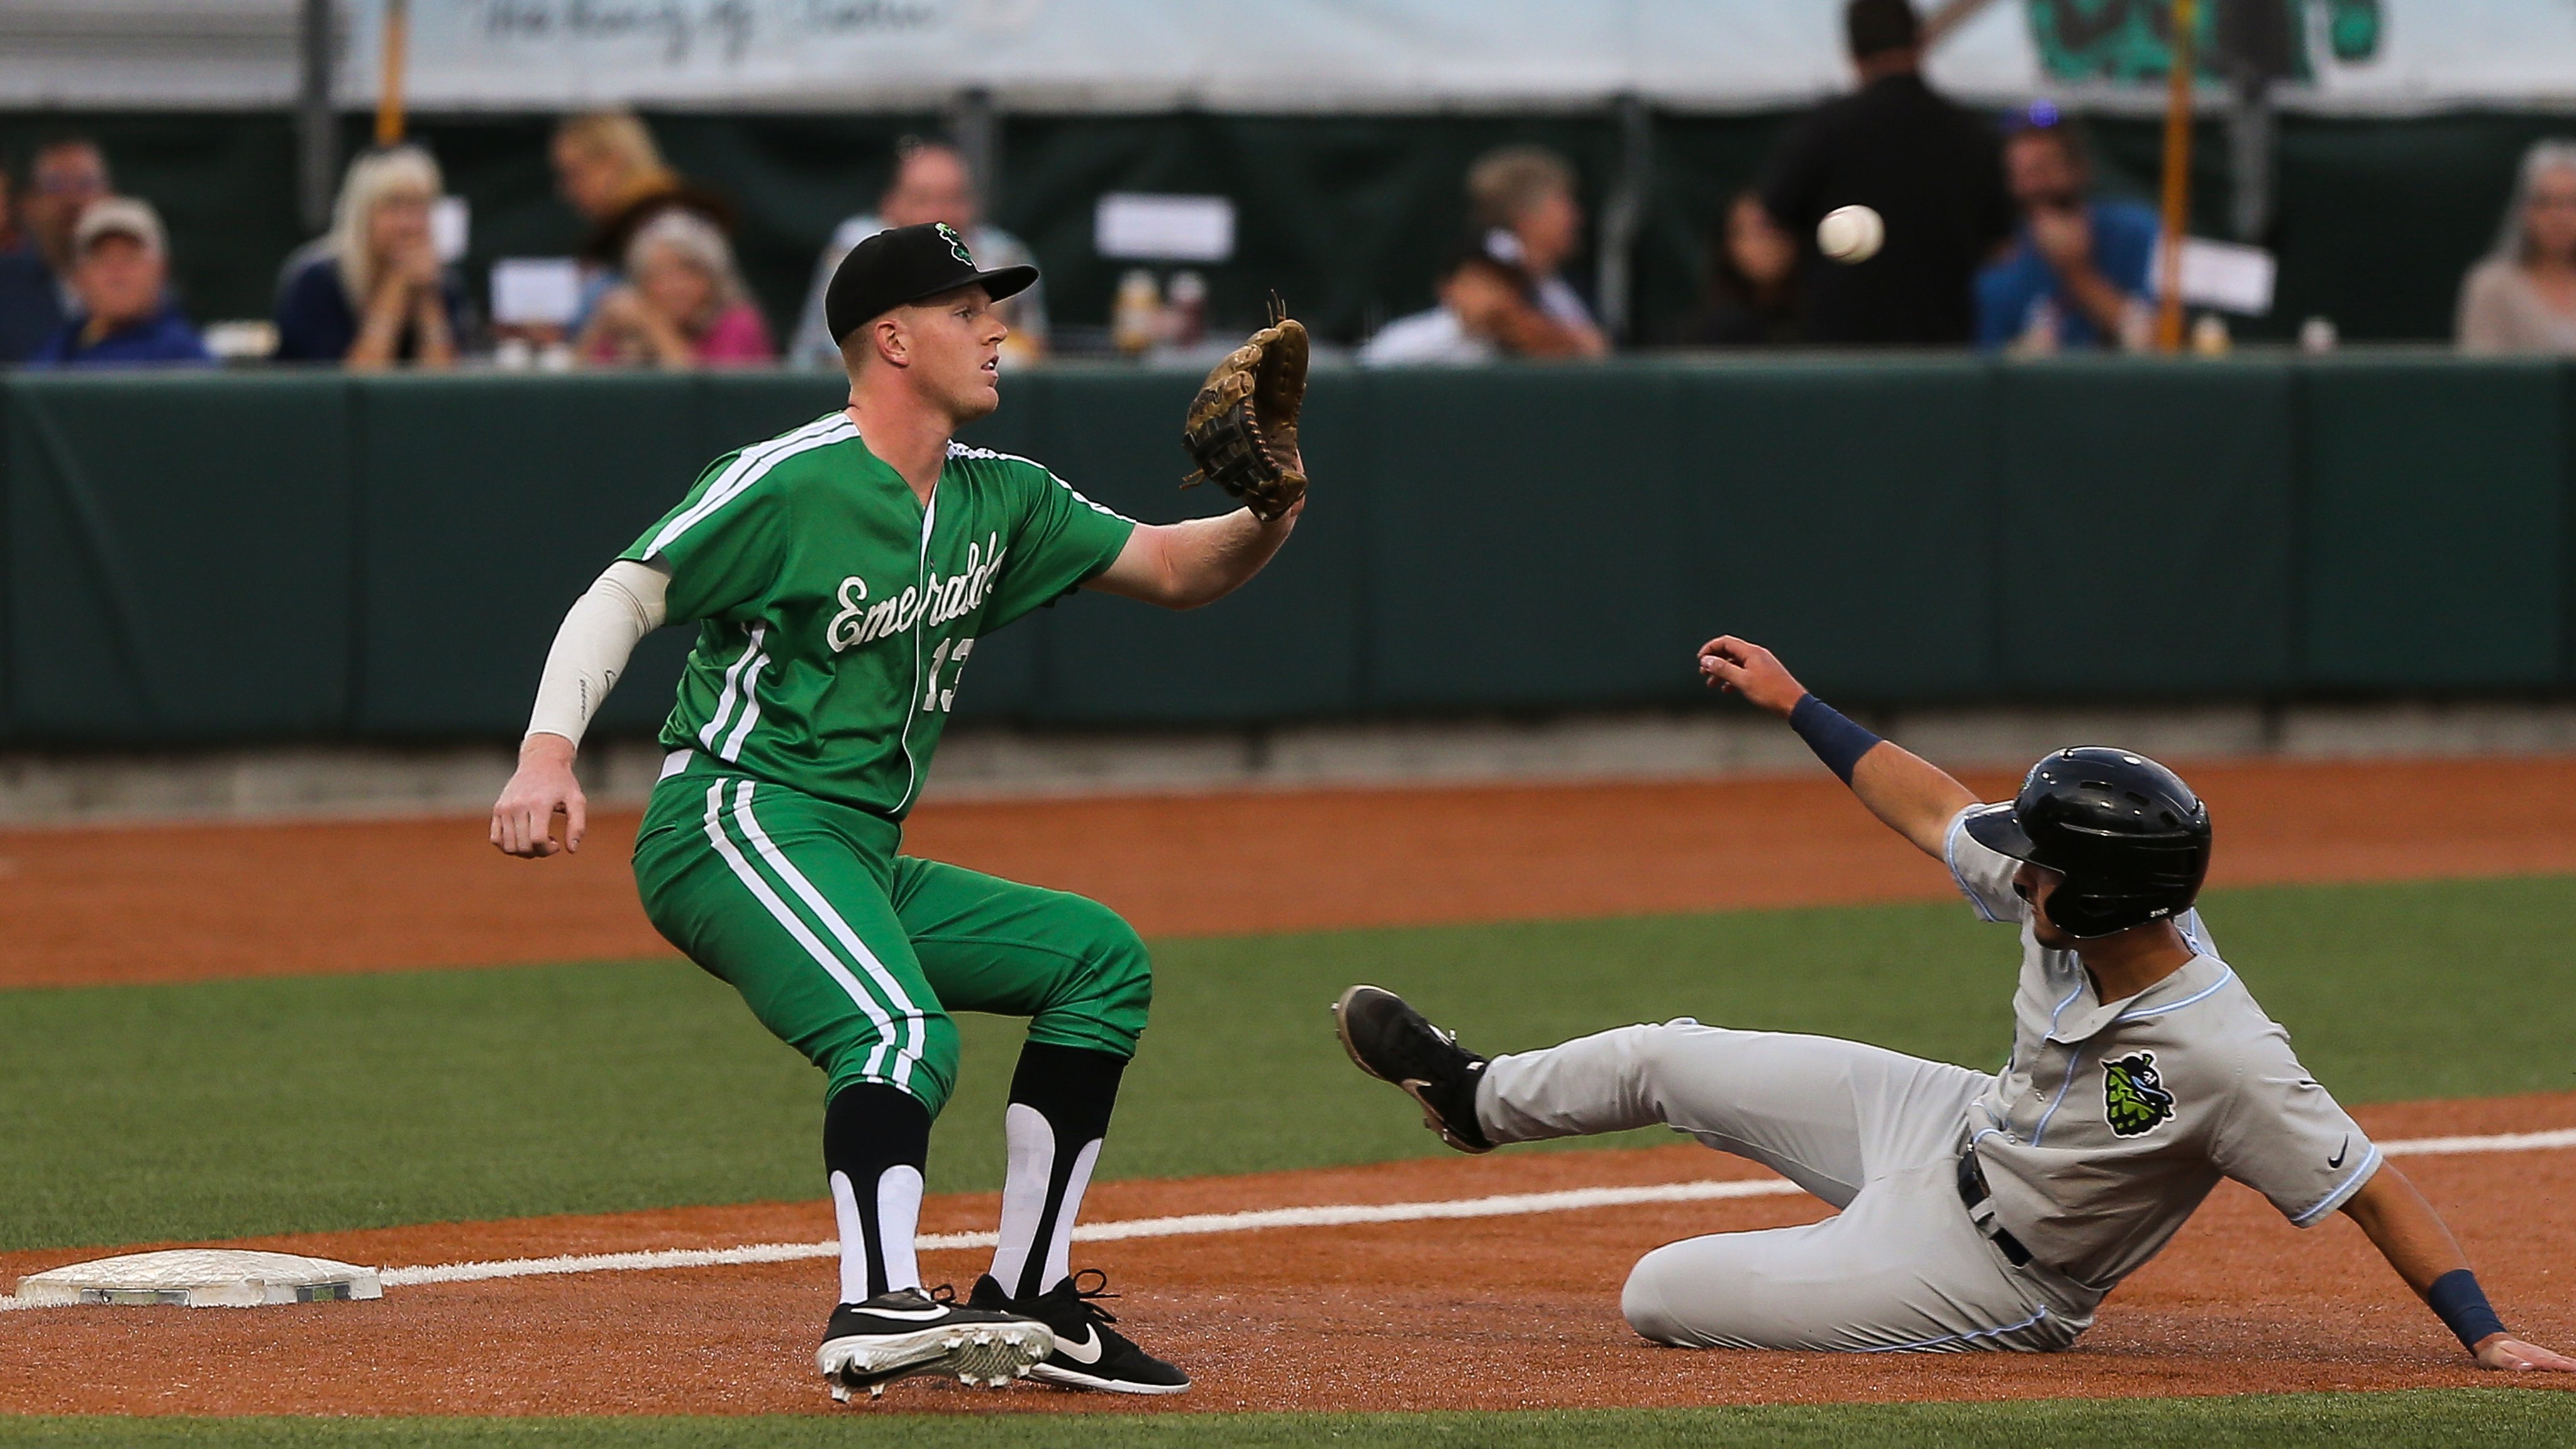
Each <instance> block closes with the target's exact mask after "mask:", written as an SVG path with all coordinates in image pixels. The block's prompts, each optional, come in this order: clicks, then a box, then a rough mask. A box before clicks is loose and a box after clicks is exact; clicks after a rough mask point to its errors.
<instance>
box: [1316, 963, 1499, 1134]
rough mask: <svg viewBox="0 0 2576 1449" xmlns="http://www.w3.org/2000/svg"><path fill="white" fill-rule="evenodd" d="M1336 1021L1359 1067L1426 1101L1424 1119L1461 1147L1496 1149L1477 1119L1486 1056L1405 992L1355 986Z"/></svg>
mask: <svg viewBox="0 0 2576 1449" xmlns="http://www.w3.org/2000/svg"><path fill="white" fill-rule="evenodd" d="M1333 1026H1334V1029H1335V1030H1337V1031H1339V1032H1340V1033H1341V1038H1342V1050H1344V1051H1346V1052H1349V1053H1350V1054H1351V1060H1352V1061H1354V1062H1356V1063H1358V1064H1359V1069H1360V1070H1361V1071H1364V1072H1366V1073H1368V1074H1369V1075H1370V1076H1372V1077H1376V1078H1378V1079H1379V1080H1381V1081H1387V1082H1393V1083H1395V1084H1396V1085H1397V1086H1399V1087H1402V1088H1403V1089H1404V1090H1405V1091H1406V1092H1407V1093H1409V1094H1411V1096H1412V1098H1413V1100H1414V1101H1416V1102H1419V1103H1421V1104H1422V1125H1423V1126H1425V1127H1428V1128H1430V1129H1431V1130H1432V1131H1434V1132H1437V1133H1439V1134H1440V1140H1441V1141H1443V1142H1446V1143H1448V1144H1449V1145H1450V1146H1452V1147H1455V1148H1457V1149H1458V1150H1459V1151H1461V1152H1491V1151H1493V1150H1494V1144H1493V1143H1492V1142H1490V1141H1488V1140H1487V1139H1486V1137H1485V1129H1484V1128H1483V1127H1482V1126H1480V1125H1479V1124H1478V1123H1477V1121H1476V1084H1477V1083H1478V1082H1481V1081H1483V1080H1484V1079H1485V1059H1484V1058H1483V1057H1480V1056H1478V1055H1476V1054H1475V1053H1474V1052H1471V1051H1469V1050H1467V1049H1466V1048H1465V1047H1462V1046H1460V1045H1458V1036H1457V1033H1455V1032H1448V1031H1442V1030H1441V1029H1440V1028H1438V1027H1436V1026H1433V1025H1432V1024H1431V1023H1430V1022H1429V1021H1428V1020H1426V1019H1425V1018H1424V1017H1423V1015H1422V1013H1421V1012H1418V1011H1416V1010H1414V1009H1413V1008H1412V1007H1410V1006H1407V1005H1405V1004H1404V998H1403V997H1401V996H1398V995H1396V994H1395V993H1394V992H1392V991H1388V990H1386V989H1384V988H1382V987H1376V986H1354V987H1352V988H1351V989H1350V990H1348V991H1345V992H1343V993H1342V999H1341V1000H1339V1001H1336V1002H1334V1003H1333Z"/></svg>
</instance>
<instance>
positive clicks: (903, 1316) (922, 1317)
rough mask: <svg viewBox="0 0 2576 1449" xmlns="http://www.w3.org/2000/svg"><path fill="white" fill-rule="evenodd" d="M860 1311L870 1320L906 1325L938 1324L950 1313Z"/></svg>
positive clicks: (934, 1311) (901, 1309) (907, 1309)
mask: <svg viewBox="0 0 2576 1449" xmlns="http://www.w3.org/2000/svg"><path fill="white" fill-rule="evenodd" d="M860 1311H861V1312H863V1313H865V1314H866V1315H867V1316H868V1317H870V1318H893V1319H898V1320H900V1321H902V1322H905V1323H936V1322H938V1321H939V1320H940V1319H942V1318H944V1317H946V1316H947V1315H948V1312H949V1310H947V1309H945V1308H867V1309H862V1310H860Z"/></svg>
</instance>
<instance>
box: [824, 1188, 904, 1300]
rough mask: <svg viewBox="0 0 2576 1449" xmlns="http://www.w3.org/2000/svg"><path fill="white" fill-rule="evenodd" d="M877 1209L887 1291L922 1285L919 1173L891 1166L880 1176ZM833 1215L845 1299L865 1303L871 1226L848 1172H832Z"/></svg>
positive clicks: (876, 1197)
mask: <svg viewBox="0 0 2576 1449" xmlns="http://www.w3.org/2000/svg"><path fill="white" fill-rule="evenodd" d="M873 1196H874V1198H875V1199H876V1200H875V1202H874V1203H872V1204H871V1206H872V1207H873V1208H874V1209H875V1211H876V1223H875V1225H876V1229H877V1242H878V1244H879V1245H880V1246H879V1252H880V1254H881V1255H882V1256H883V1257H884V1259H885V1274H886V1290H887V1291H888V1292H894V1291H897V1290H900V1289H904V1288H918V1287H920V1286H921V1260H920V1258H919V1256H918V1255H917V1254H916V1253H915V1251H914V1247H913V1235H914V1234H915V1233H916V1232H918V1231H919V1229H920V1226H921V1172H920V1170H919V1169H918V1168H913V1167H889V1168H887V1169H886V1170H885V1171H884V1172H883V1173H881V1174H879V1176H878V1177H877V1189H876V1192H875V1193H874V1194H873ZM832 1216H833V1218H834V1220H835V1221H836V1222H837V1223H838V1224H839V1226H840V1232H841V1301H842V1302H844V1303H864V1302H866V1301H867V1300H868V1298H869V1297H870V1296H871V1295H870V1294H869V1292H868V1245H867V1227H868V1225H867V1224H866V1223H864V1222H862V1221H861V1220H860V1218H859V1195H858V1192H857V1190H856V1189H854V1188H853V1187H852V1186H851V1185H850V1175H849V1174H848V1173H846V1172H836V1173H833V1174H832Z"/></svg>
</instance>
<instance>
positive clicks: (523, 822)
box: [492, 734, 590, 860]
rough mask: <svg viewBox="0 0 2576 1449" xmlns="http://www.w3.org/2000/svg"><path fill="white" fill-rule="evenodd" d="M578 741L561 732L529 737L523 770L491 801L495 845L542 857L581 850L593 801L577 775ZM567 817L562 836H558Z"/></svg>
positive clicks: (521, 751) (522, 755)
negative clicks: (575, 754)
mask: <svg viewBox="0 0 2576 1449" xmlns="http://www.w3.org/2000/svg"><path fill="white" fill-rule="evenodd" d="M572 756H573V743H572V741H570V740H568V739H565V738H564V737H563V736H561V735H544V734H539V735H530V736H528V739H527V742H526V743H525V744H522V745H521V746H519V768H518V770H517V772H516V773H514V774H512V775H511V776H510V783H509V784H508V785H506V786H503V787H502V790H501V798H500V799H499V800H497V801H495V802H493V805H492V843H493V844H494V845H496V846H499V847H500V848H501V851H502V852H503V853H504V854H507V855H515V856H520V857H522V858H524V859H528V860H541V859H543V858H545V857H546V856H549V855H552V854H554V853H555V852H556V851H558V850H575V851H577V850H579V849H581V838H582V836H583V835H584V834H585V833H587V832H588V830H589V828H590V820H589V813H588V812H589V804H590V802H589V801H587V800H585V799H583V798H582V793H581V783H580V782H579V781H577V780H575V779H574V778H573V774H572ZM557 815H561V816H563V818H564V832H563V839H562V840H561V841H560V842H558V841H557V840H556V839H555V835H554V826H555V817H556V816H557Z"/></svg>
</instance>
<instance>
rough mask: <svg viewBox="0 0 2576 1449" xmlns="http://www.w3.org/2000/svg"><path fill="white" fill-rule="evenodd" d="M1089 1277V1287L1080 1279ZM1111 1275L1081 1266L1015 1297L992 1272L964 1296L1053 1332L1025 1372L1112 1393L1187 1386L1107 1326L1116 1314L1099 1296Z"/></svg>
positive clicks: (975, 1303) (1170, 1368)
mask: <svg viewBox="0 0 2576 1449" xmlns="http://www.w3.org/2000/svg"><path fill="white" fill-rule="evenodd" d="M1085 1279H1092V1280H1096V1281H1094V1282H1092V1284H1091V1285H1090V1286H1089V1287H1085V1286H1083V1280H1085ZM1108 1288H1109V1275H1108V1274H1106V1273H1103V1272H1101V1271H1100V1270H1099V1269H1097V1268H1085V1269H1083V1270H1082V1271H1081V1272H1079V1273H1076V1274H1074V1275H1073V1276H1072V1277H1070V1278H1067V1279H1065V1280H1064V1281H1063V1282H1061V1283H1058V1284H1057V1285H1055V1287H1053V1288H1051V1289H1049V1290H1047V1291H1046V1292H1044V1293H1041V1294H1038V1295H1037V1296H1036V1297H1034V1298H1019V1299H1014V1298H1012V1297H1011V1295H1009V1294H1008V1293H1005V1292H1003V1291H1002V1285H1001V1284H1000V1283H998V1282H996V1281H995V1280H994V1278H993V1275H992V1274H990V1273H987V1274H985V1275H984V1276H983V1277H982V1278H979V1279H977V1280H976V1282H975V1291H974V1293H973V1294H972V1295H971V1296H969V1297H968V1298H967V1300H966V1301H967V1302H968V1303H969V1304H972V1305H973V1306H974V1307H977V1308H981V1309H984V1310H986V1311H988V1312H993V1313H1016V1314H1018V1315H1020V1316H1021V1317H1023V1318H1034V1319H1036V1320H1037V1321H1038V1322H1040V1323H1043V1324H1045V1325H1046V1326H1047V1327H1048V1329H1049V1330H1051V1331H1052V1332H1053V1333H1054V1334H1055V1352H1053V1353H1051V1354H1049V1355H1047V1356H1046V1358H1045V1359H1043V1360H1042V1361H1040V1362H1039V1364H1038V1366H1037V1367H1035V1368H1033V1369H1031V1370H1029V1377H1031V1378H1033V1379H1038V1380H1041V1381H1043V1382H1046V1383H1050V1384H1061V1385H1063V1386H1064V1387H1066V1388H1069V1389H1101V1390H1104V1391H1106V1392H1108V1393H1113V1394H1177V1393H1183V1392H1185V1391H1187V1390H1188V1388H1189V1386H1190V1376H1189V1375H1188V1374H1185V1373H1183V1372H1181V1371H1180V1370H1179V1369H1177V1368H1175V1367H1173V1366H1172V1365H1170V1364H1167V1363H1165V1362H1163V1361H1162V1360H1161V1359H1159V1358H1156V1357H1154V1356H1153V1355H1152V1354H1150V1353H1147V1352H1146V1351H1145V1350H1143V1349H1141V1348H1138V1347H1137V1346H1136V1343H1135V1340H1133V1339H1131V1338H1129V1337H1128V1336H1127V1335H1125V1334H1123V1333H1120V1332H1117V1331H1116V1330H1114V1329H1112V1328H1110V1327H1109V1325H1110V1324H1113V1323H1116V1322H1117V1321H1118V1319H1117V1317H1116V1315H1114V1314H1112V1313H1110V1311H1109V1310H1108V1309H1106V1308H1103V1307H1101V1306H1100V1303H1099V1300H1100V1299H1103V1298H1115V1297H1117V1296H1118V1295H1117V1294H1115V1293H1111V1292H1109V1291H1108Z"/></svg>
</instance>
